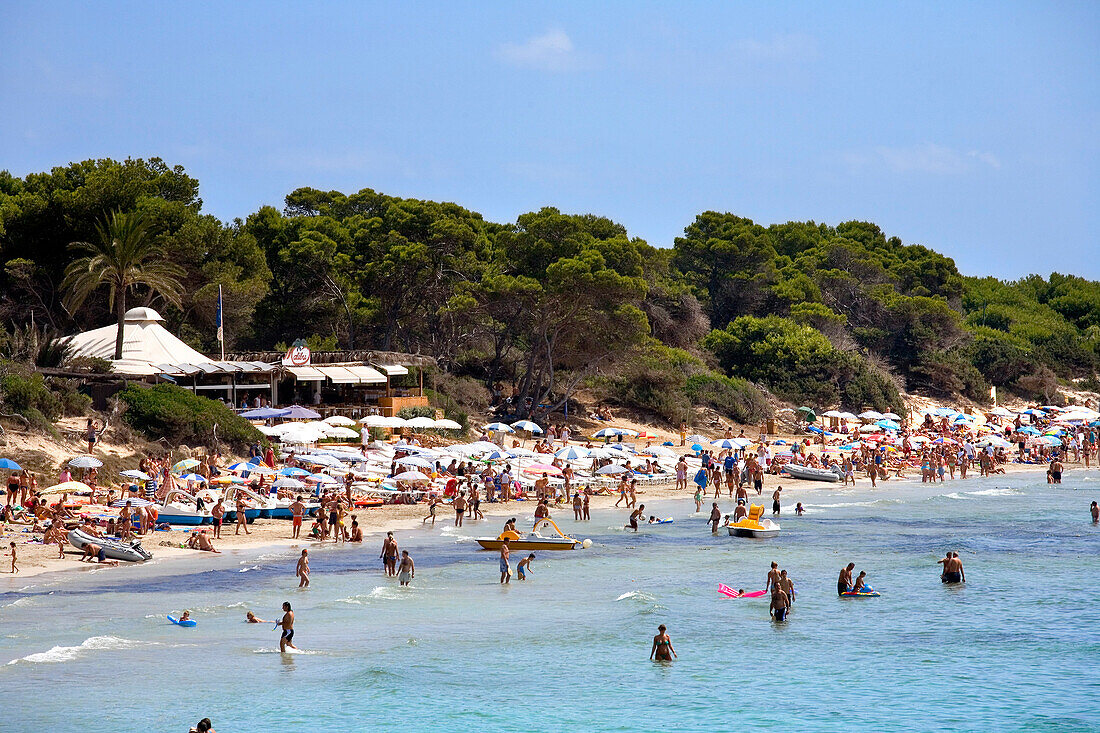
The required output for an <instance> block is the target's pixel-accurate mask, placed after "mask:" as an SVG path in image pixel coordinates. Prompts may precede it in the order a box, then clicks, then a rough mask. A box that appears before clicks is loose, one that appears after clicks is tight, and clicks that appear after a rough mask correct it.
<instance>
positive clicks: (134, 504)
mask: <svg viewBox="0 0 1100 733" xmlns="http://www.w3.org/2000/svg"><path fill="white" fill-rule="evenodd" d="M127 503H129V504H130V508H131V509H143V508H145V507H147V506H153V505H154V504H155V502H152V501H148V500H147V499H136V498H135V499H119V500H118V501H112V502H111V506H113V507H115V508H116V509H121V508H122V507H124V506H126V504H127Z"/></svg>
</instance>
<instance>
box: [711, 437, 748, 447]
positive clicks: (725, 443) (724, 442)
mask: <svg viewBox="0 0 1100 733" xmlns="http://www.w3.org/2000/svg"><path fill="white" fill-rule="evenodd" d="M710 444H711V445H713V446H714V447H715V448H740V447H741V445H740V443H734V442H733V441H732V440H730V439H729V438H722V439H720V440H712V441H710Z"/></svg>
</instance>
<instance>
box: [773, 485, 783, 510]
mask: <svg viewBox="0 0 1100 733" xmlns="http://www.w3.org/2000/svg"><path fill="white" fill-rule="evenodd" d="M781 491H783V487H782V486H780V487H778V488H777V489H776V490H775V491H773V492H772V516H773V517H774V516H779V492H781Z"/></svg>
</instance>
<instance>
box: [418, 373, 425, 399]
mask: <svg viewBox="0 0 1100 733" xmlns="http://www.w3.org/2000/svg"><path fill="white" fill-rule="evenodd" d="M416 371H417V373H418V374H419V375H420V396H421V397H423V396H424V367H417V368H416Z"/></svg>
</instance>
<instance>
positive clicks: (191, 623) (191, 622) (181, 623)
mask: <svg viewBox="0 0 1100 733" xmlns="http://www.w3.org/2000/svg"><path fill="white" fill-rule="evenodd" d="M168 620H169V621H171V622H172V623H174V624H175V625H176V626H187V627H191V626H195V625H196V623H195V619H193V618H189V619H187V620H186V621H180V620H179V619H178V618H176V617H175V616H169V617H168Z"/></svg>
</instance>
